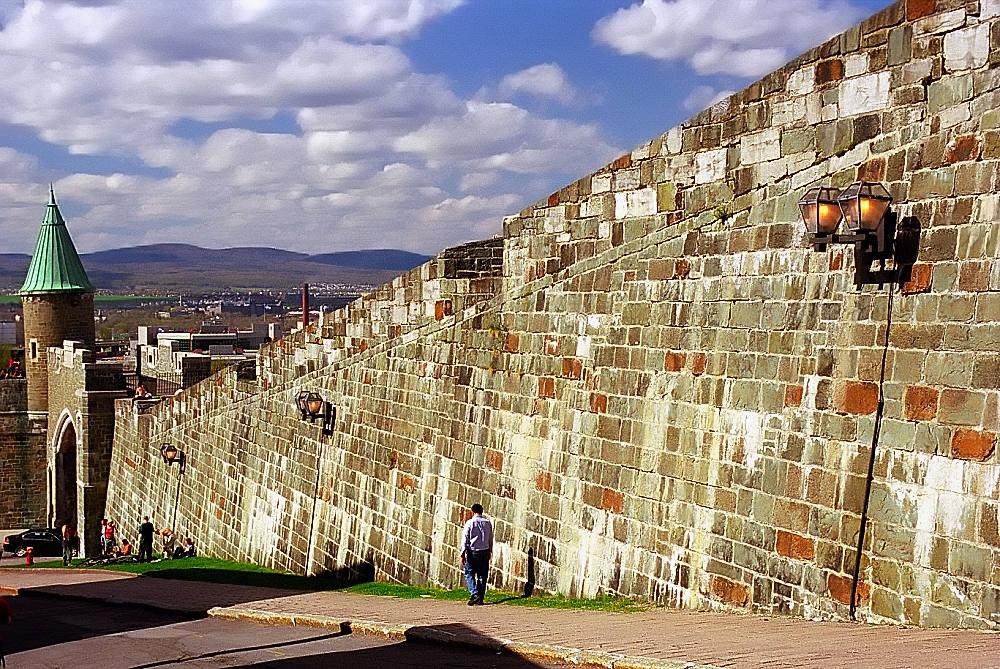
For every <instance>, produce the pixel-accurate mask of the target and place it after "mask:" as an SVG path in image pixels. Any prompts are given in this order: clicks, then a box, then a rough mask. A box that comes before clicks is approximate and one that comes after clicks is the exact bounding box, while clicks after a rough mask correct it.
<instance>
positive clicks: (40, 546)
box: [2, 527, 62, 556]
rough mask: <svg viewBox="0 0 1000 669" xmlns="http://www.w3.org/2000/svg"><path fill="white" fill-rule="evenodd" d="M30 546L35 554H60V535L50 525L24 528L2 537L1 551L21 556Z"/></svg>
mask: <svg viewBox="0 0 1000 669" xmlns="http://www.w3.org/2000/svg"><path fill="white" fill-rule="evenodd" d="M28 546H31V547H32V548H34V549H35V550H34V551H33V552H34V554H35V555H49V556H58V555H62V535H61V534H60V532H59V530H57V529H55V528H52V527H43V528H38V529H34V530H26V531H24V532H21V533H20V534H8V535H7V536H6V537H4V539H3V551H2V552H3V553H14V554H16V555H18V556H23V555H24V553H25V549H26V548H28Z"/></svg>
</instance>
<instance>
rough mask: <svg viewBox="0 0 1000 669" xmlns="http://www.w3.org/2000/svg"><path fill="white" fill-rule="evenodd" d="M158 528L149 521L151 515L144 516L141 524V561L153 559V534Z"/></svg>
mask: <svg viewBox="0 0 1000 669" xmlns="http://www.w3.org/2000/svg"><path fill="white" fill-rule="evenodd" d="M155 532H156V528H155V527H153V523H151V522H149V516H143V517H142V525H140V526H139V562H149V561H150V560H152V559H153V534H154V533H155Z"/></svg>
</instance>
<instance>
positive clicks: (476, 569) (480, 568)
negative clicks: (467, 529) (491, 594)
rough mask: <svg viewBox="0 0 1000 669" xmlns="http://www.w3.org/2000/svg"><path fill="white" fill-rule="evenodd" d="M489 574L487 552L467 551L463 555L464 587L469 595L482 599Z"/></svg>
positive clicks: (488, 555) (488, 553)
mask: <svg viewBox="0 0 1000 669" xmlns="http://www.w3.org/2000/svg"><path fill="white" fill-rule="evenodd" d="M489 573H490V552H489V551H469V552H468V553H466V554H465V587H466V588H468V589H469V594H470V595H474V596H476V597H479V598H480V599H482V598H483V596H484V595H485V594H486V577H487V576H488V575H489Z"/></svg>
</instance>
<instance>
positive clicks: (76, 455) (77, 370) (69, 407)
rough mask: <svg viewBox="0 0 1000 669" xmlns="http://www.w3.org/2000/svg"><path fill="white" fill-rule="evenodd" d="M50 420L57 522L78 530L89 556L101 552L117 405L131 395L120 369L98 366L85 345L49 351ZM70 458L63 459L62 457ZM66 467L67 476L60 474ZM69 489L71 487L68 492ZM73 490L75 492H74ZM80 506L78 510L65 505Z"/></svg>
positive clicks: (65, 345)
mask: <svg viewBox="0 0 1000 669" xmlns="http://www.w3.org/2000/svg"><path fill="white" fill-rule="evenodd" d="M46 358H47V361H48V395H49V421H48V432H47V436H46V439H47V443H48V448H47V451H46V453H47V455H46V457H47V462H48V467H49V469H50V470H51V471H53V472H55V481H56V485H55V488H54V489H52V490H50V493H51V495H52V496H53V500H52V501H53V509H54V512H55V516H56V522H57V523H61V522H67V521H69V522H73V523H74V524H76V525H77V529H78V530H79V532H80V537H81V541H82V543H83V551H84V554H85V555H93V554H95V553H96V552H97V551H98V550H99V546H100V543H99V536H98V535H99V532H98V527H99V525H98V524H99V522H100V519H101V514H102V512H103V510H104V508H105V501H106V497H107V489H108V480H109V471H110V467H111V445H112V442H113V440H114V434H115V429H116V423H115V414H114V411H115V407H114V403H115V400H117V399H120V398H122V397H126V396H127V395H128V391H126V389H125V379H124V376H123V374H122V367H121V365H120V364H116V363H110V362H95V361H94V354H93V352H92V351H91V350H89V349H86V348H83V343H82V342H75V341H66V342H63V346H61V347H58V348H57V347H51V348H49V349H48V351H47V356H46ZM60 452H61V453H63V454H64V455H63V456H62V457H61V458H60V457H59V456H58V454H59V453H60ZM63 468H65V471H60V470H61V469H63ZM67 486H68V487H69V488H67ZM70 488H71V489H72V490H71V489H70ZM67 500H69V501H70V506H72V504H71V502H72V501H75V503H76V504H75V508H67V507H66V506H65V504H64V503H63V502H66V501H67Z"/></svg>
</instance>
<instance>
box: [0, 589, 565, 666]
mask: <svg viewBox="0 0 1000 669" xmlns="http://www.w3.org/2000/svg"><path fill="white" fill-rule="evenodd" d="M10 601H11V606H12V607H13V608H14V613H15V621H14V624H13V625H11V626H10V627H9V628H7V629H6V630H4V632H5V634H4V639H5V640H4V645H5V650H6V653H7V666H8V667H9V669H20V668H22V667H31V669H39V668H44V667H71V668H73V669H82V668H85V667H99V668H100V669H118V668H120V667H121V668H124V667H132V668H139V669H152V668H153V667H156V668H159V667H184V668H185V669H187V668H191V669H194V668H197V667H213V668H218V667H251V666H252V667H268V668H272V669H306V668H307V667H376V668H377V667H400V668H412V669H417V668H418V667H419V668H423V667H430V668H433V669H452V668H453V669H459V668H467V669H535V668H538V667H544V668H549V669H554V668H555V667H556V666H557V665H547V664H538V663H535V662H528V661H525V660H523V659H520V658H517V657H512V656H510V655H497V654H495V653H492V652H487V651H478V650H471V649H464V648H454V647H450V646H441V645H436V644H423V643H414V642H394V641H386V640H382V639H377V638H372V637H362V636H357V635H351V634H340V633H336V632H334V633H331V632H330V631H328V630H321V629H310V628H303V627H284V626H270V625H256V624H253V623H246V622H236V621H230V620H220V619H215V618H193V619H192V617H191V616H188V615H184V614H177V613H170V612H166V611H154V610H150V609H147V608H144V607H137V606H129V605H109V604H101V603H97V602H92V601H85V600H76V599H65V598H59V597H53V596H48V595H35V594H31V595H22V596H20V597H12V598H10Z"/></svg>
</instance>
